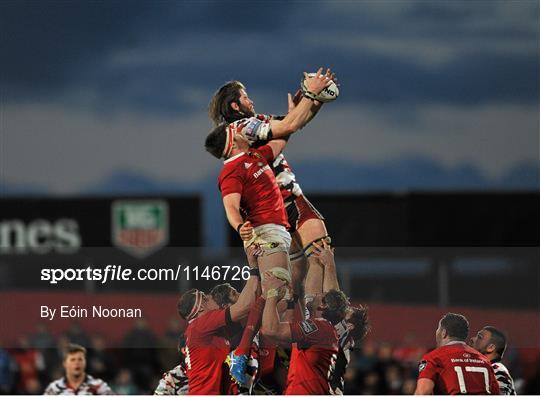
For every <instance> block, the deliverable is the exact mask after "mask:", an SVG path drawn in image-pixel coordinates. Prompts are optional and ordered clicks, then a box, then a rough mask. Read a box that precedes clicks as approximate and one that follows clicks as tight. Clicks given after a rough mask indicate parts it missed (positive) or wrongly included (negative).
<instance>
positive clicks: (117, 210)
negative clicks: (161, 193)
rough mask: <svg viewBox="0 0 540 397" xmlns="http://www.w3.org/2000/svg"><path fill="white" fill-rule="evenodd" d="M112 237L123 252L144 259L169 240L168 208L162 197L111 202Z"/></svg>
mask: <svg viewBox="0 0 540 397" xmlns="http://www.w3.org/2000/svg"><path fill="white" fill-rule="evenodd" d="M112 239H113V243H114V245H116V246H117V247H118V248H120V249H122V250H124V251H126V252H127V253H129V254H131V255H133V256H135V257H138V258H144V257H146V256H148V255H150V254H152V253H153V252H156V251H157V250H159V249H160V248H161V247H163V246H165V245H166V244H167V243H168V242H169V208H168V206H167V203H166V202H165V201H162V200H129V201H115V202H114V203H113V205H112Z"/></svg>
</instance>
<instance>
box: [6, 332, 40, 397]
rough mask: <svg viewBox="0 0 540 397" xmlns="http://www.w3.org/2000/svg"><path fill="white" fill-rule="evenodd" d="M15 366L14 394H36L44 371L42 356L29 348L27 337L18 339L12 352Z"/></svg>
mask: <svg viewBox="0 0 540 397" xmlns="http://www.w3.org/2000/svg"><path fill="white" fill-rule="evenodd" d="M13 359H14V360H15V363H16V364H17V383H16V392H17V393H18V394H37V393H39V391H40V390H41V383H40V378H41V375H42V371H44V370H45V362H44V360H43V355H42V354H41V353H40V352H39V351H38V350H37V349H34V348H32V347H31V346H30V342H29V340H28V338H27V337H25V336H23V337H20V338H19V343H18V347H17V348H16V349H15V350H14V351H13Z"/></svg>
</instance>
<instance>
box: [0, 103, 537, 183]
mask: <svg viewBox="0 0 540 397" xmlns="http://www.w3.org/2000/svg"><path fill="white" fill-rule="evenodd" d="M210 128H211V124H210V122H209V120H208V118H207V116H206V114H205V113H203V112H201V113H196V114H193V115H191V116H177V117H174V118H173V117H171V118H167V119H163V118H158V117H148V116H147V115H141V114H139V113H136V112H131V113H118V114H114V115H103V116H102V117H95V115H94V114H93V113H91V112H81V111H79V112H75V111H72V110H69V111H67V110H66V109H65V108H63V107H59V106H49V107H47V106H43V105H41V104H35V105H25V106H6V107H5V109H4V129H3V135H2V146H3V148H4V149H3V151H4V153H3V155H2V158H1V163H0V167H1V169H2V171H3V178H4V180H7V181H10V182H13V183H19V184H30V185H45V186H47V187H49V189H50V190H51V191H52V192H56V193H76V192H78V191H82V190H84V189H85V188H86V187H87V186H89V185H92V184H95V183H97V182H98V181H99V180H101V179H103V178H105V177H107V176H108V175H110V174H111V173H113V172H115V171H116V170H118V169H126V170H132V171H134V172H137V173H141V174H144V175H147V176H148V177H149V178H156V179H157V180H170V181H177V182H178V183H194V182H197V181H201V180H202V179H204V178H207V177H208V176H209V175H213V174H215V173H216V172H217V170H219V168H220V167H221V163H220V162H219V161H217V160H216V159H214V158H212V157H211V156H210V155H208V154H207V153H206V152H204V150H203V141H204V137H205V136H206V134H207V132H208V131H209V130H210ZM538 128H539V126H538V110H537V108H536V106H529V107H526V108H524V107H518V106H514V107H500V106H498V105H490V106H480V107H474V108H471V107H467V108H457V107H449V106H427V107H421V108H419V109H415V108H414V106H411V107H410V108H404V107H396V106H392V105H387V106H384V107H369V106H350V105H343V104H339V103H338V102H336V103H335V104H330V105H326V108H325V109H323V110H322V112H321V115H319V116H318V117H317V119H315V120H314V121H313V122H312V124H311V125H309V126H308V127H306V128H305V129H304V130H302V131H301V132H299V133H298V135H297V136H294V137H293V138H292V139H291V142H290V144H289V146H288V148H287V156H288V157H289V159H290V160H291V163H292V164H293V167H294V163H295V162H305V161H307V160H316V159H318V158H326V159H328V158H336V159H340V160H343V161H350V162H353V163H354V162H357V163H373V164H377V163H380V162H388V161H389V160H391V159H394V158H400V157H403V156H418V155H419V156H424V157H428V158H432V159H436V161H437V162H439V163H440V164H441V165H442V166H444V167H456V166H460V165H463V164H473V165H474V166H475V167H477V168H479V169H480V170H481V171H482V172H484V173H485V174H486V175H487V176H488V177H490V178H498V177H500V176H501V175H504V174H505V173H506V172H508V170H510V169H511V168H512V167H513V166H515V165H516V164H520V163H523V162H524V161H531V162H538V161H539V154H538V147H539V137H538ZM509 131H511V133H509Z"/></svg>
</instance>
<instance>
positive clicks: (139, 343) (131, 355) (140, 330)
mask: <svg viewBox="0 0 540 397" xmlns="http://www.w3.org/2000/svg"><path fill="white" fill-rule="evenodd" d="M158 343H159V341H158V338H157V336H156V334H154V332H153V331H152V330H151V329H150V327H149V326H148V323H147V322H146V321H145V320H144V319H138V320H137V321H136V322H135V326H134V327H133V328H132V329H131V330H130V331H129V332H128V333H127V334H126V336H125V337H124V341H123V346H124V348H125V349H126V350H125V355H124V359H125V362H124V366H125V367H127V368H129V369H130V370H131V373H132V374H133V376H134V379H135V382H136V384H137V387H138V388H139V389H141V390H142V391H144V390H150V389H151V382H152V381H153V379H154V377H156V376H159V374H160V373H161V368H160V367H159V361H158V357H157V347H158V346H159V344H158Z"/></svg>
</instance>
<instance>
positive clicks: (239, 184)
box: [218, 145, 289, 228]
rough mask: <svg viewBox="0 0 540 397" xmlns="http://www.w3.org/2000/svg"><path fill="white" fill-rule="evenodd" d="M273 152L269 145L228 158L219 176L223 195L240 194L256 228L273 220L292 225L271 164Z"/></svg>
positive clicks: (278, 223)
mask: <svg viewBox="0 0 540 397" xmlns="http://www.w3.org/2000/svg"><path fill="white" fill-rule="evenodd" d="M273 157H274V154H273V152H272V148H271V147H270V146H268V145H264V146H261V147H260V148H258V149H250V150H249V151H248V152H247V153H240V154H238V155H236V156H233V157H231V158H229V159H227V160H225V164H224V166H223V169H222V170H221V173H220V174H219V177H218V186H219V190H220V191H221V196H222V197H225V196H227V195H228V194H231V193H240V194H241V199H240V207H241V209H242V211H243V212H244V213H245V214H246V215H247V219H245V220H248V221H250V222H251V224H252V225H253V227H257V226H261V225H265V224H269V223H274V224H277V225H283V226H285V227H286V228H288V227H289V223H288V222H287V215H286V213H285V206H284V204H283V198H282V196H281V192H280V190H279V187H278V185H277V183H276V178H275V176H274V173H273V172H272V169H271V168H270V166H269V165H268V163H269V162H271V161H272V159H273Z"/></svg>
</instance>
